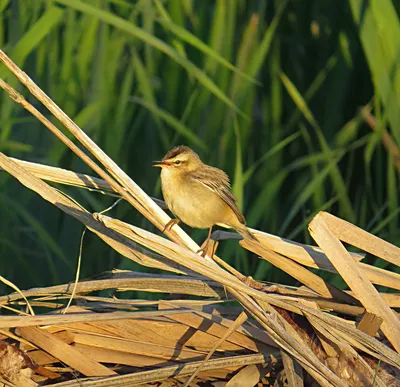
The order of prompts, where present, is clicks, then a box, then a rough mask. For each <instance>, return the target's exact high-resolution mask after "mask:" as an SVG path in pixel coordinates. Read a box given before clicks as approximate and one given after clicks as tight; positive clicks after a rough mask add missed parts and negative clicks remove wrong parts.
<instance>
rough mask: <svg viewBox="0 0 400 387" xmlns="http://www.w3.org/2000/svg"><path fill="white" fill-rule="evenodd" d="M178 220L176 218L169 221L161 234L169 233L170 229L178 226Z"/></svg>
mask: <svg viewBox="0 0 400 387" xmlns="http://www.w3.org/2000/svg"><path fill="white" fill-rule="evenodd" d="M179 222H180V220H179V219H178V218H175V219H171V220H170V221H169V222H168V223H167V224H166V225H165V227H164V228H163V230H162V232H163V233H164V232H165V231H170V230H171V228H172V227H174V226H175V225H176V224H178V223H179Z"/></svg>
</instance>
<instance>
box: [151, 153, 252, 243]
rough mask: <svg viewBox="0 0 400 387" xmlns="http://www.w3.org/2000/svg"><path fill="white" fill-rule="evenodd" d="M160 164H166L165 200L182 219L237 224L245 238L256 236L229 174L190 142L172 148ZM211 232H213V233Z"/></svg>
mask: <svg viewBox="0 0 400 387" xmlns="http://www.w3.org/2000/svg"><path fill="white" fill-rule="evenodd" d="M156 166H160V167H162V170H161V184H162V192H163V196H164V199H165V202H166V204H167V206H168V208H169V209H170V210H171V212H172V213H173V214H174V215H175V216H176V217H177V218H178V219H180V220H182V222H184V223H186V224H187V225H189V226H191V227H195V228H210V233H211V229H212V226H213V225H215V224H217V225H219V226H223V227H228V228H234V229H235V230H236V231H238V232H239V233H240V234H241V235H242V236H243V237H244V238H250V239H256V238H255V237H254V236H253V234H251V233H250V232H249V230H248V229H247V227H246V221H245V218H244V216H243V214H242V213H241V211H240V210H239V208H238V207H237V205H236V198H235V196H234V195H233V193H232V192H231V190H230V183H229V177H228V175H227V174H226V173H225V172H224V171H222V170H220V169H218V168H214V167H211V166H209V165H206V164H204V163H203V162H202V161H201V160H200V158H199V156H198V155H197V154H196V153H195V152H193V151H192V150H191V149H190V148H189V147H187V146H183V145H181V146H177V147H175V148H172V149H171V150H170V151H169V152H168V153H167V154H166V155H165V156H164V158H163V159H162V160H161V161H160V162H157V164H156ZM210 233H209V235H210Z"/></svg>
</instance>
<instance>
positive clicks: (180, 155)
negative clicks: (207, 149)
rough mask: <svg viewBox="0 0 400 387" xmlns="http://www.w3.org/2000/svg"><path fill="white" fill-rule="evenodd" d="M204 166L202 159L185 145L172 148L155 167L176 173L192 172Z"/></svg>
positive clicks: (155, 162)
mask: <svg viewBox="0 0 400 387" xmlns="http://www.w3.org/2000/svg"><path fill="white" fill-rule="evenodd" d="M201 164H202V162H201V160H200V157H199V156H198V155H197V153H195V152H194V151H192V150H191V149H190V148H189V147H187V146H185V145H179V146H176V147H174V148H172V149H171V150H170V151H168V152H167V154H166V155H165V156H164V157H163V159H162V160H161V161H154V165H153V166H154V167H161V168H163V169H164V168H165V169H168V170H169V171H171V172H172V171H173V172H175V173H179V172H182V173H185V172H190V171H193V170H195V169H196V168H198V167H199V166H200V165H201Z"/></svg>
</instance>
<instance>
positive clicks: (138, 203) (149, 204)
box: [0, 50, 214, 264]
mask: <svg viewBox="0 0 400 387" xmlns="http://www.w3.org/2000/svg"><path fill="white" fill-rule="evenodd" d="M0 61H1V62H3V63H4V64H5V65H6V66H7V67H8V69H9V70H10V71H11V72H12V73H13V74H14V75H15V76H16V77H17V78H18V79H19V80H20V82H21V83H22V84H23V85H25V86H26V87H27V88H28V90H29V91H30V92H31V93H32V94H33V95H34V96H35V97H36V98H37V99H38V100H39V101H40V102H42V103H43V105H44V106H45V107H46V108H47V109H48V110H49V111H50V112H51V113H52V114H53V115H54V117H56V118H57V119H58V120H59V121H60V122H61V123H62V124H63V125H64V127H65V128H66V129H67V130H69V131H70V132H71V133H72V134H73V135H74V137H75V138H76V139H77V140H78V141H79V142H80V143H81V144H82V145H83V146H84V147H85V148H86V149H87V150H88V151H89V152H90V153H91V154H92V155H93V156H94V157H95V158H96V159H97V160H98V161H99V162H100V163H101V164H102V165H103V166H104V167H105V169H106V170H107V172H108V173H106V172H104V171H103V170H102V169H101V168H96V166H95V163H93V162H90V158H88V157H85V156H84V154H83V152H81V151H80V150H79V148H77V147H76V146H75V145H74V144H73V143H72V142H71V141H66V140H68V139H67V137H66V136H64V135H62V133H61V132H60V131H59V130H58V129H57V128H56V127H55V126H54V125H52V124H51V123H49V122H48V123H47V124H50V125H49V126H48V125H46V127H48V128H51V130H52V131H53V133H55V134H56V135H57V136H58V137H59V138H60V139H61V141H63V142H64V143H65V144H66V145H67V146H68V147H69V148H70V149H71V150H73V151H74V152H75V153H76V154H77V155H78V156H79V157H80V158H81V159H82V160H83V161H84V162H85V163H87V164H88V165H89V166H90V167H92V169H93V170H94V171H96V173H98V174H99V176H100V177H102V178H103V179H104V180H106V181H107V182H108V183H109V184H110V185H111V186H112V187H113V189H114V190H115V191H116V192H118V193H119V194H120V195H121V196H122V197H123V198H124V199H125V200H127V201H128V202H129V203H130V204H131V205H132V206H133V207H135V208H136V209H137V210H138V211H139V212H140V213H141V214H143V215H144V216H145V217H146V218H147V219H149V220H150V221H151V222H152V223H153V224H154V225H155V226H156V227H157V228H158V229H159V230H161V231H164V233H165V234H166V235H167V236H168V237H169V238H171V239H172V240H174V241H176V242H177V243H181V244H183V245H184V246H187V247H188V248H189V249H191V250H192V251H198V250H199V246H198V245H197V244H196V243H195V242H194V241H193V240H192V239H191V238H190V237H189V236H188V235H187V234H186V233H185V232H184V231H183V230H182V229H181V228H180V227H179V226H175V227H173V228H172V229H171V230H165V226H166V225H167V223H168V222H169V221H170V220H171V219H170V217H169V216H168V215H167V214H166V213H165V212H164V211H163V210H162V209H161V208H160V207H159V206H157V204H156V203H154V201H152V200H151V199H150V197H149V196H147V195H146V193H145V192H144V191H143V190H142V189H141V188H140V187H139V186H138V185H137V184H135V183H134V182H133V181H132V179H130V178H129V176H128V175H127V174H126V173H125V172H124V171H123V170H122V169H121V168H120V167H119V166H118V165H117V164H116V163H115V162H114V161H113V160H112V159H111V158H110V157H108V156H107V155H106V154H105V153H104V152H103V151H102V150H101V149H100V148H99V147H98V146H97V144H95V143H94V142H93V141H92V140H91V139H90V138H89V137H88V136H87V135H86V134H85V133H84V132H83V131H82V129H81V128H79V127H78V126H77V125H76V124H75V123H74V122H73V121H72V120H71V119H70V118H69V117H68V116H67V115H66V114H65V113H64V112H63V111H62V110H61V109H60V108H59V107H58V106H57V105H56V104H55V103H54V102H53V101H52V100H51V99H50V98H49V97H48V96H47V95H46V94H45V93H44V92H43V91H42V90H41V89H40V88H39V87H38V86H37V85H36V84H35V83H34V82H33V81H32V79H31V78H29V76H28V75H27V74H26V73H24V72H23V71H22V70H21V69H20V68H19V67H18V66H17V65H16V64H15V63H14V62H13V61H12V60H11V59H10V58H9V57H8V56H7V55H6V54H5V53H4V52H3V51H2V50H0ZM4 84H5V82H2V83H1V84H0V86H1V87H3V86H5V85H4ZM10 96H11V97H12V98H14V99H15V97H13V96H12V94H10ZM23 101H24V100H22V101H21V100H19V97H17V98H16V102H18V103H22V106H24V105H25V106H26V103H24V102H23ZM25 102H26V101H25ZM25 106H24V107H25ZM36 116H37V117H40V116H41V115H40V113H39V112H37V113H36ZM43 118H44V117H43ZM44 119H45V118H44ZM41 121H42V119H41ZM42 122H43V121H42ZM109 175H111V176H112V177H113V178H111V177H110V176H109ZM114 179H115V180H114ZM116 182H118V183H116ZM208 259H209V261H210V264H214V263H213V261H212V260H211V259H210V258H208Z"/></svg>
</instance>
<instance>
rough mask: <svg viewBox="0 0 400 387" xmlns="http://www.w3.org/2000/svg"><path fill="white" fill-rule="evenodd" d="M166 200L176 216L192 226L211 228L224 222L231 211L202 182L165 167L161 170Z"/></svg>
mask: <svg viewBox="0 0 400 387" xmlns="http://www.w3.org/2000/svg"><path fill="white" fill-rule="evenodd" d="M161 184H162V192H163V196H164V200H165V202H166V204H167V206H168V208H169V209H170V210H171V212H173V213H174V215H175V216H176V217H178V218H179V219H180V220H182V222H184V223H186V224H187V225H189V226H191V227H196V228H209V227H211V226H212V225H214V224H217V223H224V220H225V215H226V214H227V212H229V207H228V206H227V205H226V203H225V202H224V201H223V200H222V199H221V198H220V197H219V196H218V195H217V194H216V193H214V192H213V191H212V190H210V189H208V188H207V187H205V186H203V185H202V184H201V183H198V182H195V181H190V180H189V179H188V178H187V177H186V176H178V175H174V171H169V170H168V168H165V169H163V170H162V171H161Z"/></svg>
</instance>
